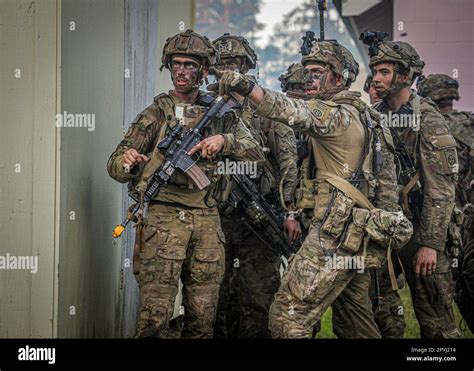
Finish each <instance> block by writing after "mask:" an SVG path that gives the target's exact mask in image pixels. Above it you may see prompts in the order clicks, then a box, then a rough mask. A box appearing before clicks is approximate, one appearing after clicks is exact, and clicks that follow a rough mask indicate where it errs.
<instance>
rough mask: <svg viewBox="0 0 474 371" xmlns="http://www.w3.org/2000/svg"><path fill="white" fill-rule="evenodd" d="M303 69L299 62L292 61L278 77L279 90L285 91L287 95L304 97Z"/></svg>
mask: <svg viewBox="0 0 474 371" xmlns="http://www.w3.org/2000/svg"><path fill="white" fill-rule="evenodd" d="M303 70H304V67H303V65H302V64H301V63H293V64H291V65H290V66H289V67H288V68H287V70H286V72H285V73H282V74H281V75H280V77H278V80H279V81H280V83H281V91H282V92H283V93H286V96H287V97H290V98H300V99H306V91H305V88H304V79H303Z"/></svg>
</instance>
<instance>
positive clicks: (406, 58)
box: [369, 41, 425, 87]
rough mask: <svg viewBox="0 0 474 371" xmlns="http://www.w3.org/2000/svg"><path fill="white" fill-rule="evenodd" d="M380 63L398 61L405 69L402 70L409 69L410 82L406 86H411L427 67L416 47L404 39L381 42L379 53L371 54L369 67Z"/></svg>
mask: <svg viewBox="0 0 474 371" xmlns="http://www.w3.org/2000/svg"><path fill="white" fill-rule="evenodd" d="M379 63H396V64H397V65H399V66H401V67H402V69H403V70H402V71H400V72H404V71H408V80H409V83H407V85H405V86H411V84H412V83H413V81H414V80H415V78H416V77H418V76H421V75H422V73H423V68H424V67H425V62H423V61H422V60H421V58H420V56H419V55H418V53H417V51H416V50H415V48H414V47H413V46H411V45H410V44H408V43H406V42H404V41H383V42H380V43H379V44H378V45H377V53H374V54H373V55H371V56H370V61H369V67H370V68H372V67H373V66H375V65H376V64H379ZM395 75H396V74H394V79H395ZM392 85H393V83H392ZM402 87H403V86H402Z"/></svg>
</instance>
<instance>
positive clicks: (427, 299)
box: [370, 41, 459, 338]
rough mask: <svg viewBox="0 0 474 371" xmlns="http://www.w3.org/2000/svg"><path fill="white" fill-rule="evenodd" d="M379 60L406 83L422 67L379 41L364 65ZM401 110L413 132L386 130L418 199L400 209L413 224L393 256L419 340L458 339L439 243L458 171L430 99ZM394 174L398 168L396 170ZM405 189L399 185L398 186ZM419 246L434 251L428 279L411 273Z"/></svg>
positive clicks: (401, 46) (406, 50)
mask: <svg viewBox="0 0 474 371" xmlns="http://www.w3.org/2000/svg"><path fill="white" fill-rule="evenodd" d="M383 62H394V63H397V64H398V65H401V66H403V67H404V68H405V69H408V71H409V74H410V76H409V77H410V78H411V81H413V79H414V78H416V76H419V75H421V73H422V69H423V66H424V62H423V61H421V60H420V58H419V56H418V54H417V52H416V51H415V50H414V49H413V47H411V45H409V44H407V43H405V42H391V41H387V42H383V43H381V44H380V46H379V49H378V54H376V55H373V56H371V58H370V67H373V66H374V65H376V64H378V63H383ZM394 80H395V78H394ZM408 87H409V84H407V85H405V86H395V85H394V84H392V87H391V88H390V90H389V93H388V94H391V93H392V92H394V91H396V90H397V89H401V88H408ZM405 106H406V108H407V112H412V113H414V114H415V115H417V114H418V115H420V116H421V118H420V123H419V130H416V129H415V130H414V129H413V128H412V127H395V126H394V125H391V130H393V132H394V133H397V134H398V136H399V137H400V139H401V141H402V143H403V145H404V146H405V148H406V150H407V153H408V154H409V155H410V157H411V159H412V162H413V164H414V166H415V169H416V170H418V171H419V174H420V183H421V189H422V192H423V200H422V201H421V204H420V205H413V204H410V205H408V206H409V209H406V208H405V212H406V213H407V214H408V215H409V216H410V218H411V219H412V222H413V223H414V228H415V232H414V234H413V238H412V239H411V241H410V242H409V244H408V246H407V247H406V248H405V249H404V250H403V251H402V252H401V253H400V254H399V255H400V259H401V263H402V265H403V268H404V272H405V275H406V280H407V282H408V284H409V286H410V291H411V295H412V302H413V307H414V310H415V314H416V317H417V319H418V322H419V324H420V331H421V336H422V337H423V338H455V337H459V332H458V330H457V328H456V324H455V321H454V313H453V309H452V303H453V289H454V287H453V280H452V275H451V272H450V261H449V256H448V254H447V252H446V251H445V244H446V238H447V230H448V224H449V222H450V218H451V214H452V211H453V207H454V188H455V181H456V174H457V168H458V161H457V154H456V142H455V141H454V138H453V137H452V136H451V135H450V134H449V130H448V127H447V126H446V123H445V121H444V119H443V117H442V115H441V114H440V112H439V110H438V108H437V107H436V106H435V105H434V104H433V102H432V101H431V100H430V99H425V98H420V97H419V96H416V95H415V94H414V93H412V94H411V96H410V99H409V101H408V102H407V103H406V104H405ZM376 108H377V110H379V111H380V112H381V113H383V114H388V113H389V111H390V109H389V107H388V105H387V103H386V101H385V100H384V101H382V102H380V103H378V104H377V105H376ZM400 112H401V111H400ZM389 124H390V123H389ZM398 156H400V153H398V152H397V164H398V165H399V164H400V162H399V161H400V160H399V159H398ZM400 170H401V169H400V165H399V166H398V171H400ZM399 181H401V178H400V177H399ZM405 185H406V184H401V185H400V187H405ZM416 206H418V207H419V208H420V217H419V220H416V218H414V215H415V212H414V208H415V207H416ZM421 246H427V247H430V248H432V249H434V250H436V252H437V264H436V269H435V271H434V272H433V274H432V275H428V276H426V277H423V276H420V277H416V274H415V259H416V253H417V251H418V249H419V248H420V247H421Z"/></svg>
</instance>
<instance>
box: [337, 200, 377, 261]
mask: <svg viewBox="0 0 474 371" xmlns="http://www.w3.org/2000/svg"><path fill="white" fill-rule="evenodd" d="M369 216H370V211H369V210H366V209H360V208H358V207H354V208H353V209H352V221H351V222H350V223H349V225H348V227H347V230H346V233H345V234H344V237H343V239H342V243H341V248H343V249H344V250H346V251H347V252H349V253H352V254H355V253H357V252H358V251H359V249H360V247H361V246H362V242H363V240H364V236H365V226H366V225H367V221H368V220H369Z"/></svg>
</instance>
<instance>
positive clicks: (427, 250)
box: [415, 246, 436, 277]
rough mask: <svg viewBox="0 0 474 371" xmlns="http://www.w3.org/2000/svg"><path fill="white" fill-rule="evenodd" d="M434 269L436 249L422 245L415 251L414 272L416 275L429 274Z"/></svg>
mask: <svg viewBox="0 0 474 371" xmlns="http://www.w3.org/2000/svg"><path fill="white" fill-rule="evenodd" d="M435 269H436V250H435V249H432V248H431V247H427V246H422V247H420V249H419V250H418V252H417V253H416V263H415V273H416V276H417V277H419V276H420V275H421V276H422V277H427V276H431V275H432V274H433V273H434V271H435Z"/></svg>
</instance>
